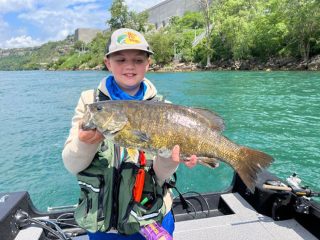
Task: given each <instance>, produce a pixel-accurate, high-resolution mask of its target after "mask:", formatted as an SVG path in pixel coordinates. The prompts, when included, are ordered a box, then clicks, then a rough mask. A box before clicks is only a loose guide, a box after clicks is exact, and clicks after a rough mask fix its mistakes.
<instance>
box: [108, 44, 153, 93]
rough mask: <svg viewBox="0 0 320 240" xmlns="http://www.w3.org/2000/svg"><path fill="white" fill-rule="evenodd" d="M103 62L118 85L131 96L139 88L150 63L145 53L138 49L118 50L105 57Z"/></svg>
mask: <svg viewBox="0 0 320 240" xmlns="http://www.w3.org/2000/svg"><path fill="white" fill-rule="evenodd" d="M104 62H105V64H106V66H107V68H108V69H109V71H110V72H112V74H113V76H114V78H115V80H116V82H117V84H118V85H119V87H120V88H121V89H122V90H123V91H125V92H127V93H128V94H130V95H132V96H133V95H134V94H136V93H137V91H138V90H139V88H140V83H141V82H142V80H143V78H144V75H145V73H146V72H147V71H148V69H149V64H150V62H149V57H148V55H147V53H146V52H144V51H140V50H123V51H119V52H116V53H113V54H111V55H110V56H109V57H108V58H105V59H104Z"/></svg>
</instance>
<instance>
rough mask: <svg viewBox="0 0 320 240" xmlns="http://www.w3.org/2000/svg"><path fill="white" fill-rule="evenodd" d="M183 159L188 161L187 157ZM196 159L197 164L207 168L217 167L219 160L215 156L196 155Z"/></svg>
mask: <svg viewBox="0 0 320 240" xmlns="http://www.w3.org/2000/svg"><path fill="white" fill-rule="evenodd" d="M184 160H185V161H188V158H184ZM197 160H198V163H199V164H201V165H203V166H205V167H208V168H217V167H219V160H218V159H217V158H208V157H197Z"/></svg>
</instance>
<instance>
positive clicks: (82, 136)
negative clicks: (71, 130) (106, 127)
mask: <svg viewBox="0 0 320 240" xmlns="http://www.w3.org/2000/svg"><path fill="white" fill-rule="evenodd" d="M81 126H82V123H80V124H79V132H78V138H79V140H80V141H81V142H85V143H88V144H96V143H99V142H102V141H103V139H104V136H103V135H102V133H100V132H99V131H98V130H96V129H94V130H83V129H82V127H81Z"/></svg>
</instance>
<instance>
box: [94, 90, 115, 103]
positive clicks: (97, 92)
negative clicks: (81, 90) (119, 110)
mask: <svg viewBox="0 0 320 240" xmlns="http://www.w3.org/2000/svg"><path fill="white" fill-rule="evenodd" d="M107 100H111V98H110V97H109V96H108V95H105V94H104V93H103V92H101V91H100V90H99V89H95V90H94V101H95V102H99V101H107Z"/></svg>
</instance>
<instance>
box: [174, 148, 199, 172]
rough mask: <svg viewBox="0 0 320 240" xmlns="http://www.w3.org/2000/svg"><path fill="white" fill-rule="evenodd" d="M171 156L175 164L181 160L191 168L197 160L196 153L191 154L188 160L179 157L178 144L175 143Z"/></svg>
mask: <svg viewBox="0 0 320 240" xmlns="http://www.w3.org/2000/svg"><path fill="white" fill-rule="evenodd" d="M171 158H172V160H173V161H174V162H176V163H177V164H178V163H180V162H183V163H184V164H185V165H186V166H187V167H188V168H193V167H194V166H195V165H197V161H198V160H197V156H196V155H191V156H190V158H188V160H184V159H180V147H179V145H175V146H174V147H173V149H172V155H171Z"/></svg>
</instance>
